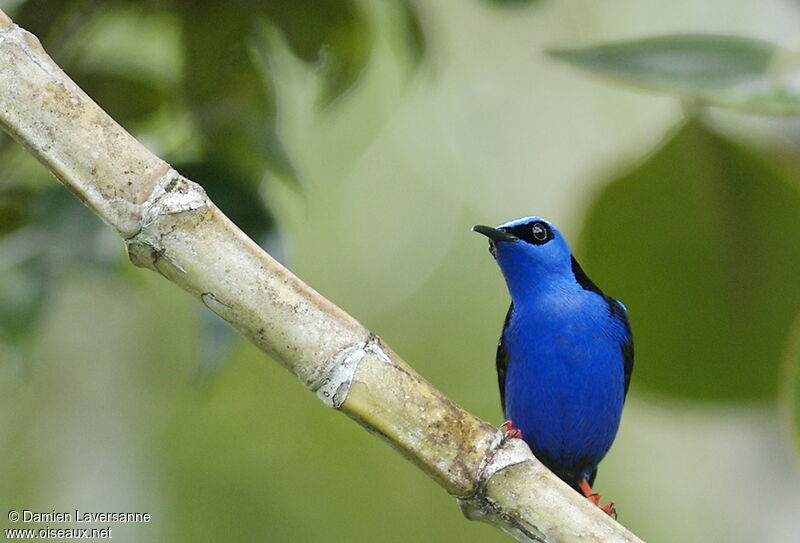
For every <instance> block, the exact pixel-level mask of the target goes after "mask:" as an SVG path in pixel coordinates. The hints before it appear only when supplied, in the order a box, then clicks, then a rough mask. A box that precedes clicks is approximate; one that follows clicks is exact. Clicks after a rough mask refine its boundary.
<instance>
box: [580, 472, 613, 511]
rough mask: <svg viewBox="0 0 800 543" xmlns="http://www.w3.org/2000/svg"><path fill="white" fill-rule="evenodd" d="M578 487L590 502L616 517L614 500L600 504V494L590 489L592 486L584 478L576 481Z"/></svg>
mask: <svg viewBox="0 0 800 543" xmlns="http://www.w3.org/2000/svg"><path fill="white" fill-rule="evenodd" d="M578 488H580V489H581V492H583V495H584V496H586V498H587V499H588V500H589V501H590V502H592V503H593V504H595V505H596V506H597V507H599V508H600V510H601V511H603V512H604V513H606V514H607V515H610V516H612V517H614V518H617V509H616V508H615V507H614V502H613V501H611V502H608V503H607V504H605V505H600V494H598V493H597V492H595V491H594V490H592V487H591V486H589V482H588V481H587V480H586V479H581V480H580V482H579V483H578Z"/></svg>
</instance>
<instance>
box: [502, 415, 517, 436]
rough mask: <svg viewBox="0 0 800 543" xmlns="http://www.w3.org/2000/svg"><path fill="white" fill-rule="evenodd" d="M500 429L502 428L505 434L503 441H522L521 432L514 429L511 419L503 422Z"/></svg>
mask: <svg viewBox="0 0 800 543" xmlns="http://www.w3.org/2000/svg"><path fill="white" fill-rule="evenodd" d="M500 428H502V429H503V431H504V432H505V436H504V439H511V438H517V439H522V430H520V429H519V428H514V422H513V421H512V420H511V419H509V420H507V421H505V422H504V423H503V424H502V425H501V426H500Z"/></svg>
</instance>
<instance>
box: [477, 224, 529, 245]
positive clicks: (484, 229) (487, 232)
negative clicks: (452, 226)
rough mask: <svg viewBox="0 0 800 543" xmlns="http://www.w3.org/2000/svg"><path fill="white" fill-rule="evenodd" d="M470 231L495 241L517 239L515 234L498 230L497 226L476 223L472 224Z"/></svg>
mask: <svg viewBox="0 0 800 543" xmlns="http://www.w3.org/2000/svg"><path fill="white" fill-rule="evenodd" d="M472 231H473V232H477V233H479V234H483V235H484V236H486V237H487V238H489V239H490V240H492V241H494V242H495V243H496V242H498V241H517V240H518V239H519V238H517V236H514V235H512V234H509V233H508V232H505V231H503V230H498V229H497V228H492V227H491V226H484V225H482V224H476V225H475V226H473V227H472Z"/></svg>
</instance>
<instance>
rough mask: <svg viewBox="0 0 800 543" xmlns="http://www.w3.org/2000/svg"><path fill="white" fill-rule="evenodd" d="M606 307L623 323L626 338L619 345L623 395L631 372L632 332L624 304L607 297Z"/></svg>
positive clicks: (626, 392) (629, 382)
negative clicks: (623, 375) (623, 384)
mask: <svg viewBox="0 0 800 543" xmlns="http://www.w3.org/2000/svg"><path fill="white" fill-rule="evenodd" d="M608 307H609V309H610V310H611V315H613V316H614V317H616V318H618V319H619V320H620V321H621V322H622V324H624V325H625V332H626V338H625V340H624V341H623V342H622V345H620V349H621V350H622V364H623V368H624V369H625V396H627V395H628V387H629V386H630V384H631V374H632V373H633V334H631V325H630V323H629V322H628V310H627V309H625V304H623V303H622V302H620V301H619V300H615V299H614V298H608Z"/></svg>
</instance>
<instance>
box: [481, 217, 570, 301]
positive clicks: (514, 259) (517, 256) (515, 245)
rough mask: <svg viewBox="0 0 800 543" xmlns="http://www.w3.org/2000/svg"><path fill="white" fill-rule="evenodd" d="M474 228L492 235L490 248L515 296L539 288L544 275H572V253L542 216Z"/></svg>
mask: <svg viewBox="0 0 800 543" xmlns="http://www.w3.org/2000/svg"><path fill="white" fill-rule="evenodd" d="M472 230H474V231H475V232H478V233H479V234H483V235H484V236H486V237H487V238H489V251H490V252H491V253H492V256H494V258H495V260H497V264H498V265H499V266H500V270H501V271H502V272H503V276H504V277H505V279H506V283H507V284H508V289H509V291H510V292H511V295H512V297H513V296H514V295H515V293H517V292H520V293H521V292H522V291H527V290H529V289H531V288H536V286H537V283H538V282H540V281H542V280H543V279H544V278H548V280H552V279H557V278H559V277H563V278H569V277H572V253H571V252H570V249H569V246H567V242H566V241H565V240H564V237H563V236H562V235H561V232H559V231H558V229H556V227H555V226H553V225H552V224H550V223H549V222H547V221H546V220H544V219H540V218H539V217H523V218H521V219H516V220H513V221H509V222H507V223H504V224H501V225H500V226H498V227H496V228H493V227H491V226H483V225H480V224H479V225H476V226H473V227H472Z"/></svg>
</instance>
